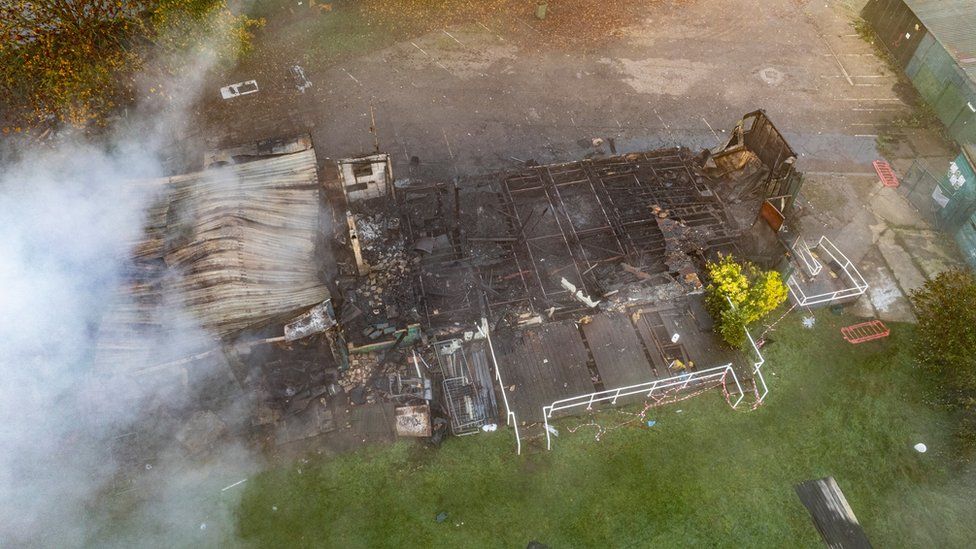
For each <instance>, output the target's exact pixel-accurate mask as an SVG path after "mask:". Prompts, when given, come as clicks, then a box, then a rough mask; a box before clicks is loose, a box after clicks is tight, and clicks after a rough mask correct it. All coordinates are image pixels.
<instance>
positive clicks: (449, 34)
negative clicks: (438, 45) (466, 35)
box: [441, 29, 464, 46]
mask: <svg viewBox="0 0 976 549" xmlns="http://www.w3.org/2000/svg"><path fill="white" fill-rule="evenodd" d="M441 30H442V31H444V34H446V35H448V36H450V37H451V40H454V41H455V42H457V43H458V44H461V41H460V40H458V39H457V38H454V35H453V34H451V33H449V32H447V30H445V29H441ZM461 45H462V46H463V45H464V44H461Z"/></svg>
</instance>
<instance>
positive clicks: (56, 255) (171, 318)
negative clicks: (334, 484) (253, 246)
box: [0, 52, 255, 547]
mask: <svg viewBox="0 0 976 549" xmlns="http://www.w3.org/2000/svg"><path fill="white" fill-rule="evenodd" d="M213 63H214V56H213V55H212V54H207V53H200V52H196V53H195V54H194V57H193V58H192V59H190V60H188V62H187V63H186V65H187V66H188V67H189V68H188V70H186V71H184V74H185V75H186V76H183V77H181V78H180V79H179V80H178V81H173V82H169V83H167V84H168V86H167V89H171V90H182V92H181V95H180V96H178V97H173V98H172V101H171V102H168V103H167V106H166V108H165V109H147V108H144V109H141V110H140V111H139V112H137V113H133V112H131V111H130V113H129V117H128V119H127V120H125V121H124V123H120V124H118V126H117V127H116V128H115V129H114V131H113V132H112V133H111V137H110V139H108V140H107V141H104V142H102V143H101V144H99V145H95V144H90V143H86V142H85V141H84V140H82V139H67V140H63V141H62V142H61V143H60V144H59V145H56V146H55V147H54V148H53V150H52V147H45V148H44V150H40V149H39V148H37V146H35V148H34V149H22V150H19V151H17V154H16V155H15V157H16V160H12V161H10V162H8V163H7V164H6V165H3V166H0V313H2V314H0V345H2V348H0V380H2V383H0V418H3V419H2V420H0V546H4V547H8V546H21V545H26V546H46V547H47V546H50V547H71V546H82V545H115V546H125V547H132V546H163V545H165V546H173V545H201V544H204V545H208V544H215V543H220V542H221V541H223V540H226V539H227V537H228V536H231V535H232V529H233V524H232V521H231V520H230V518H231V517H230V516H229V514H228V513H229V509H230V508H231V507H232V505H233V499H232V498H233V494H234V493H235V490H236V493H239V490H240V486H238V487H237V488H236V489H235V488H230V489H227V490H224V491H222V488H224V487H227V486H229V485H231V484H233V483H234V482H235V481H237V480H241V479H243V478H245V476H244V475H245V474H246V473H247V472H248V471H250V470H253V467H254V463H255V460H254V458H253V456H252V455H251V454H250V453H249V452H248V451H247V450H246V449H244V448H243V447H241V446H237V445H233V444H227V443H220V442H219V440H218V441H207V442H213V444H210V445H209V446H208V448H207V451H206V453H205V455H203V456H191V455H188V454H189V453H188V452H187V440H186V437H187V436H189V435H187V430H186V423H187V419H186V418H185V417H179V416H178V415H177V414H178V413H179V412H181V411H186V410H188V407H192V406H193V405H194V404H195V403H197V402H198V401H199V399H200V395H199V394H196V393H195V392H194V391H195V387H194V384H193V383H192V381H195V380H198V379H210V378H216V379H221V378H222V377H223V378H226V377H227V371H226V370H225V369H224V368H225V366H221V365H219V364H217V365H215V366H212V367H211V368H212V369H211V370H207V368H206V367H201V368H203V371H200V370H199V369H198V370H195V371H194V372H193V376H194V377H193V380H190V381H191V382H190V383H188V380H186V379H183V380H180V379H178V378H179V375H154V376H143V377H133V376H130V375H117V376H113V375H102V374H101V373H98V372H94V371H93V363H94V362H95V359H96V354H97V342H98V339H99V337H100V336H101V335H103V334H101V333H100V332H101V324H102V319H103V316H104V315H105V313H106V311H107V310H108V308H109V307H112V306H117V305H118V304H119V303H118V300H119V299H126V297H125V294H124V292H119V288H120V287H123V286H124V285H125V284H127V283H129V282H130V277H131V273H130V271H131V264H130V262H129V260H128V258H129V257H130V255H131V253H132V244H133V243H134V242H136V241H137V240H138V239H139V237H140V235H141V233H142V230H143V226H144V223H145V221H146V219H145V212H146V208H147V207H148V206H149V205H151V204H152V203H153V201H155V200H159V199H160V197H159V196H156V195H155V192H157V191H154V190H152V188H151V187H148V186H144V185H137V184H133V183H132V182H133V181H138V180H145V179H147V178H153V177H161V176H166V175H170V174H167V173H166V171H165V169H164V167H163V164H162V162H161V160H160V158H159V157H158V155H157V154H156V151H159V150H161V149H162V147H163V145H164V144H165V143H166V142H167V140H169V139H170V138H171V136H173V135H175V134H177V133H178V132H179V131H180V129H181V128H182V127H183V124H184V122H185V114H186V112H187V109H188V107H189V105H192V104H193V102H194V100H195V99H196V96H197V92H198V91H199V90H200V79H201V78H202V75H204V74H206V73H207V71H208V70H209V69H210V68H211V67H212V65H213ZM150 85H151V84H150V83H147V84H146V86H147V87H148V86H150ZM210 91H211V92H215V91H216V90H210ZM172 276H179V275H178V273H173V274H172ZM120 296H121V297H120ZM165 301H166V302H165V303H163V304H162V305H160V307H161V308H165V309H166V310H165V311H161V313H165V314H161V315H160V318H164V319H165V320H164V321H163V326H162V329H164V333H165V337H163V336H162V335H161V334H160V333H154V332H153V331H145V332H141V333H134V334H132V335H131V337H132V338H144V340H143V341H140V342H133V343H134V347H139V346H140V345H141V346H143V347H147V348H153V347H152V346H154V345H155V346H157V347H156V348H159V349H160V356H163V355H166V356H181V355H182V353H184V352H189V351H191V350H194V349H199V348H200V346H201V344H202V343H203V344H206V343H207V342H211V341H213V340H214V339H215V338H213V337H212V336H211V335H210V334H208V333H207V332H206V331H205V330H203V329H202V328H201V326H199V324H198V322H196V321H195V319H193V318H191V317H190V316H189V315H187V314H184V313H183V312H182V311H180V310H179V309H178V308H174V307H173V306H172V305H171V303H170V301H174V302H175V300H165ZM153 358H154V357H151V356H139V355H133V356H132V357H131V358H130V359H128V360H129V361H130V363H117V364H112V367H113V369H114V370H117V371H119V372H127V371H132V370H138V369H139V368H144V367H145V366H148V365H150V364H147V363H146V362H147V361H150V360H153ZM156 358H158V357H156ZM123 362H124V361H123ZM177 372H179V371H178V370H177ZM184 375H185V374H184ZM174 377H176V378H177V379H173V378H174ZM227 401H228V402H232V403H233V405H232V406H227V405H220V407H216V408H215V407H213V406H211V407H209V408H208V409H207V410H206V411H205V412H201V413H197V414H195V415H193V416H192V422H195V423H196V424H200V425H202V427H204V429H203V431H204V432H208V431H207V429H206V427H207V426H208V424H210V425H211V426H212V425H217V426H218V427H219V428H212V429H210V430H209V431H211V432H220V431H221V429H223V430H224V431H226V430H233V429H234V428H235V425H236V424H237V423H240V422H242V421H243V420H244V418H246V417H247V414H246V412H247V403H246V402H244V401H243V399H236V400H235V399H229V400H227ZM208 422H209V423H208ZM227 438H229V437H223V438H221V439H220V440H225V439H227ZM193 494H197V495H193ZM199 494H208V495H207V496H206V497H204V496H200V495H199ZM211 495H212V496H211Z"/></svg>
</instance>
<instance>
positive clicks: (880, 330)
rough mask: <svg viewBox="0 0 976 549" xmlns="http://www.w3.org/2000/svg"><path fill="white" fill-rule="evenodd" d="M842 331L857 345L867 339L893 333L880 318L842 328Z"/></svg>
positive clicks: (846, 338)
mask: <svg viewBox="0 0 976 549" xmlns="http://www.w3.org/2000/svg"><path fill="white" fill-rule="evenodd" d="M840 333H841V334H842V335H843V336H844V339H845V340H847V342H848V343H851V344H854V345H857V344H858V343H864V342H865V341H873V340H875V339H882V338H885V337H888V335H890V334H891V329H889V328H888V327H887V326H885V325H884V323H883V322H881V321H880V320H871V321H868V322H862V323H860V324H854V325H853V326H847V327H844V328H841V329H840Z"/></svg>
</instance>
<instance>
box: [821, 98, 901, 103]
mask: <svg viewBox="0 0 976 549" xmlns="http://www.w3.org/2000/svg"><path fill="white" fill-rule="evenodd" d="M831 99H833V100H834V101H895V102H898V103H901V99H898V98H897V97H877V98H873V97H861V98H857V97H832V98H831Z"/></svg>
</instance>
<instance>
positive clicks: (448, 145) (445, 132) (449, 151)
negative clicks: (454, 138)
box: [441, 128, 454, 160]
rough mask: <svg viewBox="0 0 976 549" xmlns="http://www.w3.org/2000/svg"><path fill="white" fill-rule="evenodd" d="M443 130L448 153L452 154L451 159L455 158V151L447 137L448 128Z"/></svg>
mask: <svg viewBox="0 0 976 549" xmlns="http://www.w3.org/2000/svg"><path fill="white" fill-rule="evenodd" d="M441 131H442V132H443V133H444V143H447V154H449V155H451V160H454V151H452V150H451V142H450V141H448V139H447V130H445V129H444V128H441Z"/></svg>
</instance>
